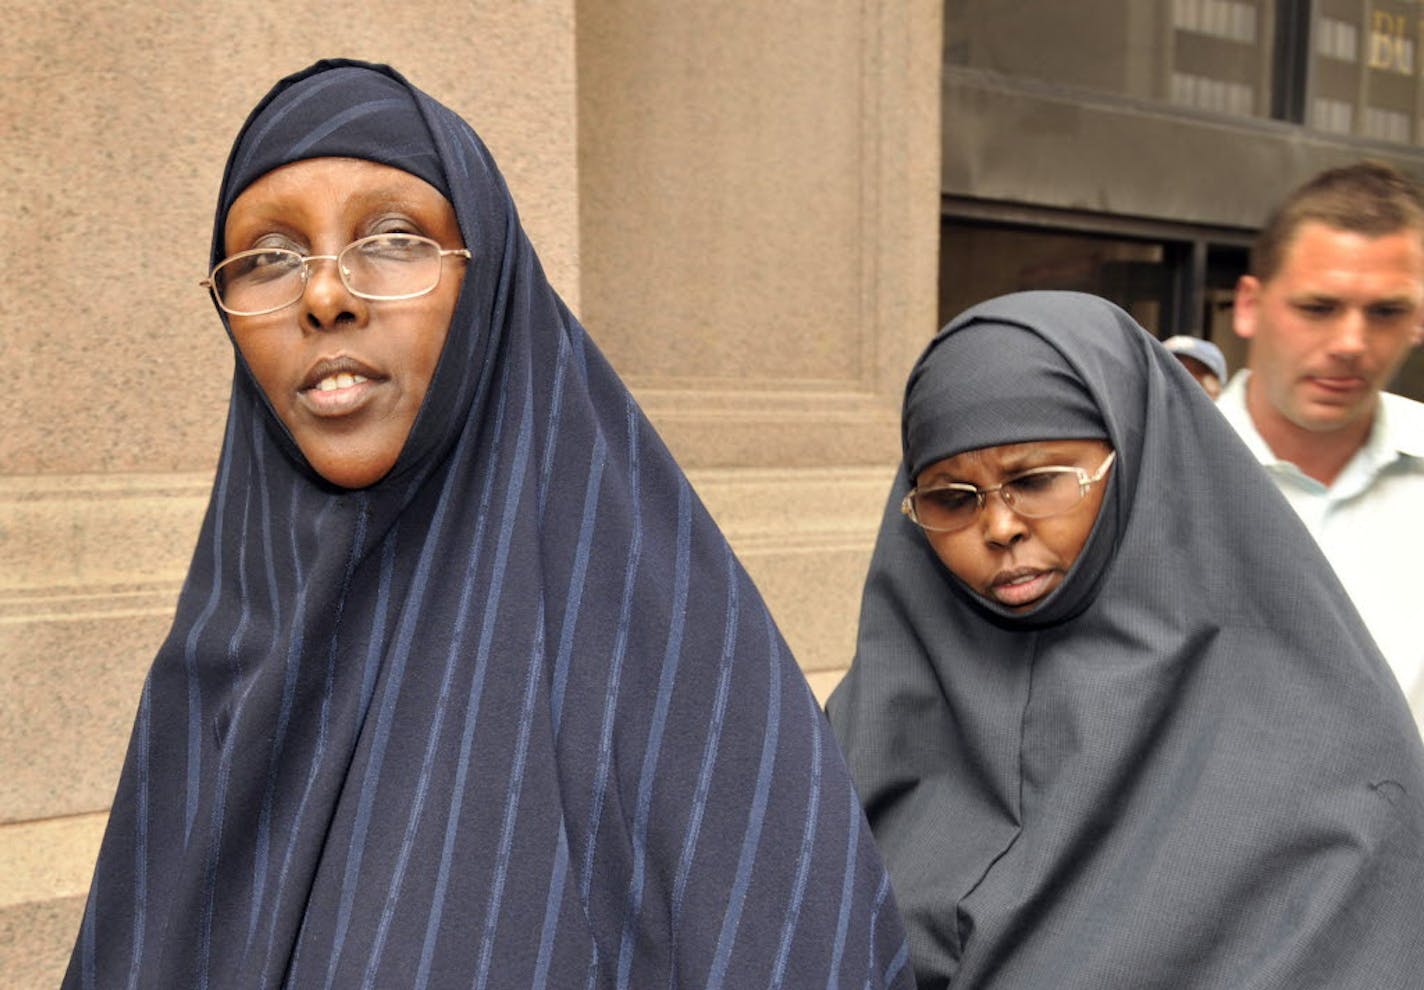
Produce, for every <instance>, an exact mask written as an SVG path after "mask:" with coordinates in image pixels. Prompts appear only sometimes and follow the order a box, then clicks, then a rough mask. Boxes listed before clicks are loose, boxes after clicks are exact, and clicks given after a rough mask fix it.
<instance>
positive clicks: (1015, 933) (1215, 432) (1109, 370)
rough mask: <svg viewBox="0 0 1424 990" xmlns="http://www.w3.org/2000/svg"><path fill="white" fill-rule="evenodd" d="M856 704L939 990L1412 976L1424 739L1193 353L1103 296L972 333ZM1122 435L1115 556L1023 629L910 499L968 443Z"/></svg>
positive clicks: (909, 433) (919, 449) (1417, 960)
mask: <svg viewBox="0 0 1424 990" xmlns="http://www.w3.org/2000/svg"><path fill="white" fill-rule="evenodd" d="M903 436H904V462H903V464H902V466H901V468H900V470H899V472H898V474H897V476H896V478H895V481H894V485H893V488H892V491H891V497H890V500H889V503H888V504H887V506H886V511H885V515H884V518H883V520H882V523H881V528H880V534H879V538H878V540H877V542H876V547H875V554H874V557H873V558H872V561H871V565H870V574H869V576H868V578H867V580H866V585H865V593H864V597H863V599H862V605H861V617H860V632H859V639H858V642H857V647H856V656H855V661H854V663H853V665H852V666H851V669H850V672H849V673H848V674H847V676H846V678H845V680H844V681H843V682H842V683H841V685H840V686H839V687H838V688H837V690H836V692H835V694H834V695H832V697H831V701H830V705H829V710H830V715H831V722H832V725H833V726H834V727H835V730H836V733H837V736H838V737H839V739H840V741H841V743H842V745H843V746H844V747H845V752H846V755H847V759H848V762H849V763H850V765H851V768H852V771H853V773H854V776H855V779H856V783H857V785H858V786H859V788H860V792H861V795H862V796H863V798H864V799H865V802H866V809H867V812H868V815H869V818H870V822H871V826H872V827H873V829H874V830H875V835H876V839H877V840H878V841H879V843H880V847H881V849H882V852H883V854H884V856H885V860H886V863H887V864H888V866H889V868H890V875H891V878H892V880H893V882H894V884H895V893H896V897H897V899H898V902H899V905H900V909H901V911H902V913H903V917H904V918H905V923H906V926H907V928H908V929H909V933H910V948H911V959H912V963H913V966H914V969H915V973H916V976H917V978H918V980H919V983H920V986H921V987H922V988H943V987H953V988H955V990H965V988H976V990H983V988H1005V990H1068V988H1082V990H1103V988H1118V987H1131V988H1133V990H1192V988H1201V990H1207V988H1210V990H1218V988H1225V987H1255V988H1280V990H1285V988H1291V990H1298V988H1302V987H1311V988H1342V987H1370V988H1392V990H1403V988H1417V987H1419V986H1420V985H1421V980H1424V939H1421V938H1420V924H1421V919H1424V747H1421V745H1420V740H1419V735H1418V733H1417V732H1416V731H1415V730H1414V727H1413V722H1412V719H1411V717H1410V715H1409V710H1408V708H1407V706H1406V705H1405V702H1404V697H1403V695H1402V693H1401V692H1400V690H1399V684H1398V682H1397V680H1396V679H1395V678H1394V676H1393V674H1391V672H1390V671H1389V668H1388V667H1387V665H1386V664H1385V662H1384V660H1383V658H1382V657H1381V656H1380V653H1379V651H1378V650H1377V649H1376V648H1375V646H1374V644H1373V642H1372V641H1371V640H1370V637H1369V634H1368V633H1367V632H1366V631H1365V628H1364V625H1363V624H1362V623H1361V621H1360V619H1359V616H1358V615H1357V614H1356V613H1355V611H1354V609H1353V607H1352V606H1351V604H1350V601H1349V599H1348V597H1347V596H1346V594H1345V592H1344V590H1343V589H1342V588H1341V587H1340V583H1339V581H1337V580H1336V579H1335V577H1334V575H1333V573H1332V572H1331V570H1330V566H1329V564H1328V563H1326V561H1325V558H1324V557H1323V556H1322V555H1321V553H1320V551H1319V549H1318V548H1317V547H1316V545H1315V542H1314V540H1312V539H1311V537H1310V535H1309V534H1308V533H1307V532H1306V531H1305V529H1304V527H1302V526H1301V524H1300V520H1299V519H1298V518H1297V516H1296V514H1295V513H1294V512H1293V511H1292V510H1291V508H1290V506H1289V505H1287V504H1286V502H1285V500H1284V499H1283V498H1282V497H1281V495H1280V493H1279V492H1278V491H1276V488H1275V486H1274V485H1273V484H1271V482H1270V480H1269V479H1268V478H1267V477H1266V476H1265V474H1264V473H1263V472H1262V471H1261V469H1260V466H1259V465H1258V464H1257V463H1256V461H1255V459H1254V458H1253V457H1252V456H1251V454H1250V452H1249V451H1247V450H1246V448H1245V447H1244V446H1243V445H1242V444H1241V442H1240V440H1239V439H1238V438H1237V436H1236V433H1235V431H1234V430H1232V429H1231V427H1230V426H1229V425H1227V423H1226V421H1225V420H1224V419H1223V418H1222V417H1221V415H1220V413H1219V412H1218V411H1217V410H1216V409H1215V408H1214V407H1213V406H1212V404H1211V402H1210V400H1209V399H1207V397H1206V394H1205V393H1204V392H1203V391H1202V390H1201V388H1200V386H1198V385H1197V383H1196V382H1195V381H1194V380H1193V379H1192V378H1191V376H1190V375H1189V374H1188V373H1187V372H1186V370H1185V369H1184V368H1182V367H1181V365H1180V364H1178V362H1177V360H1176V359H1175V358H1174V357H1173V356H1172V355H1171V354H1169V353H1168V352H1167V351H1166V350H1165V349H1164V348H1162V347H1161V346H1160V345H1159V344H1158V343H1157V342H1156V341H1154V340H1153V339H1152V338H1151V337H1150V336H1149V335H1148V334H1147V333H1146V332H1145V331H1143V330H1142V328H1140V327H1139V326H1137V324H1136V323H1134V322H1133V321H1132V319H1131V318H1130V317H1129V316H1128V315H1127V314H1126V313H1124V312H1123V311H1122V310H1120V309H1118V308H1117V307H1116V306H1113V305H1112V304H1111V303H1109V302H1107V301H1105V300H1103V299H1098V298H1095V297H1093V296H1088V295H1082V294H1078V293H1063V292H1032V293H1021V294H1017V295H1012V296H1006V297H1003V298H1000V299H995V300H991V301H989V302H986V303H983V304H981V305H979V306H976V307H975V308H973V309H971V310H969V311H968V312H966V313H964V314H963V315H961V316H960V317H959V318H958V319H956V320H955V321H954V322H952V323H951V324H949V326H947V327H946V328H945V329H944V330H943V331H941V333H940V334H939V336H938V337H937V338H936V339H935V340H934V342H933V343H932V344H931V345H930V347H929V348H928V349H927V350H926V352H925V354H924V355H923V356H922V357H921V358H920V361H919V362H918V364H917V365H916V367H915V370H914V371H913V372H912V373H911V376H910V381H909V385H908V387H907V390H906V397H905V407H904V435H903ZM1059 438H1095V439H1105V440H1106V441H1107V442H1108V443H1109V445H1110V446H1111V447H1112V448H1113V450H1114V451H1115V452H1116V454H1117V459H1116V461H1115V462H1114V464H1113V467H1112V471H1111V473H1110V474H1109V475H1108V478H1107V480H1106V482H1105V483H1106V484H1107V486H1108V488H1107V491H1106V492H1105V494H1104V498H1103V503H1102V507H1101V509H1100V510H1099V513H1098V518H1097V522H1096V524H1095V527H1094V529H1093V532H1092V535H1091V536H1090V537H1089V542H1088V544H1087V545H1086V546H1085V548H1084V550H1083V552H1082V554H1081V555H1080V556H1079V557H1078V560H1077V562H1076V563H1075V564H1074V566H1073V567H1072V568H1071V569H1070V570H1069V572H1068V574H1067V575H1066V577H1065V578H1064V581H1063V583H1062V584H1061V585H1060V586H1059V588H1058V589H1057V590H1055V592H1054V593H1053V594H1052V595H1050V596H1049V597H1047V598H1046V599H1044V600H1043V601H1042V602H1041V603H1040V604H1039V605H1038V606H1037V607H1036V608H1034V609H1032V610H1031V611H1029V612H1027V613H1011V612H1008V611H1007V610H1005V609H1002V608H998V607H997V606H994V605H993V604H992V603H989V602H986V601H985V600H984V599H982V598H979V597H978V596H977V595H975V594H974V593H973V592H972V591H971V590H970V589H968V588H967V587H966V586H965V585H964V584H963V583H962V582H960V581H959V580H957V579H956V578H955V577H954V576H953V575H952V574H951V573H950V572H949V571H948V570H947V569H946V568H945V567H944V566H943V565H942V564H941V562H940V560H939V558H938V557H937V556H936V555H935V554H934V552H933V550H932V548H931V547H930V545H929V542H928V541H927V540H926V539H925V538H924V535H923V534H922V533H921V532H920V530H919V528H918V527H917V526H915V525H914V524H913V523H911V522H910V521H909V520H908V519H906V518H905V517H904V516H902V515H901V514H900V512H899V505H900V499H901V498H902V497H903V496H904V494H905V492H906V490H907V489H908V488H909V486H910V484H911V478H912V477H913V476H914V474H915V472H917V471H918V470H919V468H921V467H923V466H924V465H926V464H928V463H931V462H933V461H936V460H939V459H941V458H944V457H950V456H953V455H955V454H958V453H961V452H963V451H966V450H975V449H979V448H981V447H986V446H997V445H1000V444H1008V443H1021V442H1027V441H1033V440H1051V439H1059Z"/></svg>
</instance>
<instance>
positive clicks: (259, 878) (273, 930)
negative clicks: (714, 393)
mask: <svg viewBox="0 0 1424 990" xmlns="http://www.w3.org/2000/svg"><path fill="white" fill-rule="evenodd" d="M212 261H213V264H214V265H215V266H217V268H218V270H217V271H215V273H214V275H213V278H212V283H213V287H214V295H215V298H216V299H217V300H218V302H219V305H220V307H221V309H222V310H223V311H224V323H225V325H227V327H228V329H229V333H230V334H231V336H232V337H233V340H234V344H235V351H236V354H237V369H236V373H235V375H234V380H233V393H232V404H231V409H230V413H229V417H228V423H227V430H226V436H225V439H224V445H223V452H222V457H221V460H220V463H219V466H218V473H217V480H216V483H215V485H214V489H213V496H212V501H211V504H210V506H209V509H208V513H207V516H206V519H205V521H204V525H203V529H202V533H201V536H200V538H199V543H198V547H197V551H196V553H195V555H194V558H193V563H192V567H191V570H190V572H189V575H188V580H187V582H186V584H185V586H184V589H183V593H182V596H181V598H180V600H179V603H178V611H177V617H176V620H175V622H174V626H173V630H172V632H171V633H170V634H169V637H168V639H167V641H166V642H165V643H164V645H163V646H162V648H161V649H160V651H159V654H158V657H157V659H156V660H155V662H154V666H153V669H152V671H151V673H150V675H149V678H148V680H147V682H146V684H145V686H144V690H143V694H142V697H141V699H140V703H139V710H138V716H137V721H136V725H135V728H134V733H133V738H132V741H131V743H130V747H129V752H128V757H127V760H126V763H125V766H124V771H123V776H122V779H121V781H120V784H119V789H118V794H117V796H116V798H115V802H114V807H113V812H112V815H111V818H110V823H109V828H108V832H107V834H106V836H105V839H104V845H103V849H102V851H101V853H100V857H99V863H98V867H97V869H96V872H95V877H94V882H93V886H92V888H91V890H90V895H89V902H88V909H87V912H86V915H85V919H84V924H83V927H82V930H81V932H80V935H79V939H78V943H77V945H76V947H75V951H74V955H73V958H72V960H71V963H70V968H69V972H68V975H67V978H66V982H65V985H66V986H70V987H106V988H108V987H121V986H132V987H180V986H181V987H218V986H224V987H225V986H240V987H271V986H298V987H341V988H349V987H363V986H364V987H393V986H400V987H450V986H461V987H466V986H490V987H533V986H555V987H605V986H607V987H650V986H674V985H683V986H688V987H704V986H730V987H739V988H741V987H752V986H787V987H793V986H794V987H805V986H817V987H820V986H835V985H844V986H854V987H862V986H871V987H879V986H890V985H894V986H908V985H909V984H910V982H911V977H910V974H909V969H908V966H907V964H906V949H905V943H904V937H903V931H902V928H901V926H900V921H899V918H898V915H897V913H896V910H895V907H894V903H893V899H892V897H891V896H890V891H889V886H888V883H887V880H886V876H885V872H884V870H883V867H882V865H881V862H880V859H879V857H878V855H877V852H876V850H875V848H874V846H873V845H872V843H871V841H870V838H869V831H868V829H867V827H866V825H865V822H864V819H863V817H862V815H861V812H860V809H859V804H858V802H857V800H856V796H855V793H854V791H853V789H852V787H851V785H850V782H849V778H848V775H847V772H846V769H845V766H844V763H843V761H842V758H841V756H840V754H839V752H838V750H837V749H836V747H835V744H834V742H833V741H832V739H831V735H830V733H829V730H828V728H827V727H826V725H825V724H824V722H823V719H822V717H821V714H820V712H819V711H818V710H817V707H816V704H815V702H814V700H813V698H812V696H811V694H810V692H809V691H808V689H807V687H806V684H805V682H804V680H803V679H802V677H801V675H800V673H799V671H798V669H797V667H796V665H795V662H794V660H793V659H792V658H791V656H790V655H789V654H788V653H787V650H786V647H785V645H784V643H783V642H782V640H781V638H780V635H779V634H778V632H777V630H776V627H775V625H774V624H773V622H772V620H771V617H770V616H769V614H768V613H767V610H766V608H765V606H764V605H763V603H762V602H761V600H760V598H759V597H758V595H757V593H756V590H755V589H754V588H753V587H752V584H751V582H750V581H749V580H748V578H747V576H746V574H745V573H744V572H743V570H742V568H741V567H740V565H739V564H738V563H737V561H736V559H735V558H734V557H733V555H732V553H731V551H730V549H729V548H728V546H727V544H726V543H725V541H724V540H723V538H722V536H721V534H720V533H719V532H718V530H717V528H716V526H715V525H714V524H713V522H712V520H711V519H710V517H709V516H708V515H707V513H706V512H705V510H704V509H703V508H702V506H701V504H700V503H699V502H698V500H697V498H696V496H695V495H694V494H693V492H692V490H691V489H690V487H689V485H688V482H687V480H686V478H685V477H684V476H683V474H682V472H681V471H680V470H679V469H678V467H677V465H676V464H675V463H674V462H673V460H672V457H671V456H670V455H669V454H668V452H667V450H666V449H665V448H664V447H663V445H662V443H661V442H660V441H659V440H658V438H657V437H656V435H655V434H654V433H653V430H652V428H651V427H650V426H649V424H648V422H647V421H646V419H645V418H644V417H643V414H642V413H641V411H640V410H639V409H638V407H637V405H636V404H635V403H634V401H633V399H632V398H631V396H630V395H629V393H628V392H627V390H626V389H625V388H624V386H623V385H622V384H621V383H620V382H619V380H618V379H617V377H616V376H615V375H614V373H613V372H612V370H611V369H610V368H609V366H608V365H607V363H606V362H605V361H604V359H603V357H602V356H601V355H600V354H599V353H598V351H597V349H596V348H595V347H594V345H593V343H592V342H591V341H590V340H589V338H588V336H587V335H586V334H585V332H584V330H583V328H582V327H581V326H580V325H579V323H578V321H577V320H576V319H575V318H574V317H573V316H572V315H571V314H570V313H569V311H568V310H567V309H566V308H565V307H564V305H563V304H562V302H561V301H560V300H559V298H558V296H557V295H556V294H555V293H554V291H553V290H552V289H551V288H550V286H549V284H548V282H547V281H546V279H545V277H544V274H543V272H542V270H541V269H540V266H539V262H538V260H537V258H536V257H535V254H534V251H533V249H532V248H531V246H530V244H529V242H528V240H527V239H526V237H525V235H524V232H523V230H522V229H521V227H520V224H519V220H518V217H517V215H516V213H515V209H514V204H513V202H512V201H511V199H510V196H509V193H508V191H507V190H506V188H505V185H504V182H503V180H502V179H501V177H500V175H499V172H498V171H497V169H496V167H495V165H494V163H493V161H492V160H491V159H490V157H489V154H488V152H487V151H486V149H485V147H484V145H483V144H482V143H481V142H480V141H479V139H478V137H477V136H476V135H475V134H474V132H473V131H472V130H471V129H470V128H469V127H468V125H466V124H465V123H464V122H463V121H462V120H460V119H459V118H458V117H457V116H456V115H455V114H453V113H452V112H450V111H449V110H447V109H446V108H444V107H442V106H441V105H439V104H438V103H436V102H435V101H434V100H432V99H430V98H429V97H428V96H426V95H425V94H423V93H421V92H420V91H418V90H416V89H415V88H414V87H412V86H410V85H409V84H408V83H406V82H405V80H404V79H402V78H401V77H400V76H399V75H398V74H396V73H395V72H393V71H392V70H390V69H388V68H386V67H383V66H372V65H365V64H363V63H355V62H344V61H331V62H321V63H318V64H316V65H315V66H313V67H311V68H310V69H308V70H306V71H304V72H302V73H299V74H297V75H294V76H292V77H290V78H288V79H286V80H283V81H282V82H281V83H279V84H278V85H277V87H276V88H275V89H274V90H273V91H272V93H270V94H269V95H268V97H267V98H266V99H264V100H263V101H262V103H261V104H259V106H258V107H257V108H256V110H255V111H254V112H253V114H252V116H251V117H250V118H249V120H248V122H247V124H246V126H245V127H244V129H243V132H242V134H241V135H240V137H239V140H238V142H237V146H236V147H235V148H234V151H233V154H232V157H231V159H230V161H229V164H228V169H227V172H226V175H225V178H224V182H223V188H222V195H221V199H220V203H219V209H218V215H217V223H216V229H215V232H214V240H213V254H212ZM447 325H448V329H447Z"/></svg>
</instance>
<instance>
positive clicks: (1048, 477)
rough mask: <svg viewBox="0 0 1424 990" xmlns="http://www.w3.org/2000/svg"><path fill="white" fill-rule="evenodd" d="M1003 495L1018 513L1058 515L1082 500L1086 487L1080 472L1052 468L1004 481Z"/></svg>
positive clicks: (1037, 515) (1033, 515)
mask: <svg viewBox="0 0 1424 990" xmlns="http://www.w3.org/2000/svg"><path fill="white" fill-rule="evenodd" d="M1004 495H1005V496H1006V497H1007V498H1008V500H1009V502H1010V504H1012V505H1013V507H1014V509H1015V511H1017V512H1018V513H1019V515H1023V516H1032V517H1035V518H1037V517H1041V516H1056V515H1058V513H1060V512H1067V511H1068V510H1069V509H1071V508H1073V506H1075V505H1077V504H1078V503H1079V502H1081V501H1082V500H1083V486H1082V485H1081V484H1079V482H1078V472H1077V471H1074V470H1073V469H1072V468H1053V469H1050V470H1044V471H1035V472H1033V473H1032V474H1021V475H1019V476H1018V477H1017V478H1011V479H1010V480H1008V481H1006V482H1004Z"/></svg>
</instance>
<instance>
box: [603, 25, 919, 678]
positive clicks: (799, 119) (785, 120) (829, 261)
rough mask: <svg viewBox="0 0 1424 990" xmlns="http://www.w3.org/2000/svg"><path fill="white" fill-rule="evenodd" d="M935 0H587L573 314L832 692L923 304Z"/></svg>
mask: <svg viewBox="0 0 1424 990" xmlns="http://www.w3.org/2000/svg"><path fill="white" fill-rule="evenodd" d="M941 9H942V5H941V4H937V3H931V2H914V3H903V2H891V0H880V2H877V0H865V2H861V3H830V4H827V3H824V2H817V0H786V2H780V3H774V4H773V3H766V2H764V0H722V2H718V3H714V4H709V3H705V2H701V0H622V2H617V3H613V2H608V0H603V2H583V3H580V4H579V21H578V62H579V94H578V99H579V103H578V106H579V191H580V247H581V256H582V263H581V266H580V270H581V272H582V283H581V286H582V290H583V306H582V313H583V317H584V322H585V323H586V325H587V326H588V327H589V328H590V330H591V331H592V333H593V335H594V337H595V338H596V339H597V340H598V341H599V343H600V344H601V345H602V346H603V348H604V349H605V350H606V352H607V353H608V354H609V356H610V358H611V359H612V361H613V363H614V365H615V366H616V367H618V369H619V370H620V372H621V373H622V374H623V375H624V377H625V378H626V379H627V381H628V382H629V384H630V385H631V386H632V388H633V391H634V392H635V393H636V394H637V395H638V397H639V399H640V401H641V402H642V403H643V405H644V407H645V408H646V409H647V410H648V412H649V414H650V415H651V416H652V418H653V420H654V422H655V423H656V424H657V425H658V427H659V429H660V430H661V431H662V433H663V436H664V437H665V438H666V439H667V441H668V443H669V445H670V446H671V447H672V449H673V451H674V452H675V453H676V454H677V455H678V457H679V459H680V460H681V461H682V463H683V464H684V465H685V466H687V467H688V469H689V473H690V474H691V476H692V480H693V482H694V483H695V484H696V485H697V486H698V490H699V491H700V492H701V493H702V494H703V497H704V498H705V499H706V500H707V501H708V503H709V507H710V508H711V509H712V512H713V515H714V516H716V517H717V518H718V520H719V522H721V523H722V525H723V527H724V529H725V530H726V531H727V535H728V536H729V537H730V538H731V540H732V544H733V546H735V547H736V549H737V551H738V553H739V554H740V555H741V557H742V560H743V561H744V563H745V564H746V565H747V568H748V570H749V571H750V572H751V574H752V576H753V578H755V579H756V581H757V583H758V585H759V586H760V587H761V590H762V592H763V594H764V595H765V596H766V598H767V600H768V601H769V603H770V604H771V607H772V610H773V612H774V613H775V614H776V616H777V619H778V621H779V622H780V624H781V627H782V629H783V631H784V632H785V634H786V636H787V639H788V641H789V642H790V644H791V647H792V649H793V650H794V652H795V653H796V656H797V657H798V659H799V660H800V661H801V664H802V667H803V669H805V670H806V671H807V673H808V675H809V676H810V677H811V681H812V685H813V687H815V688H816V690H817V692H818V694H821V695H822V696H824V695H825V694H826V693H828V692H829V689H830V688H831V687H832V686H833V685H834V683H835V682H836V680H838V678H839V676H840V673H841V672H842V671H843V670H844V667H845V665H846V664H847V663H848V662H849V659H850V655H851V651H852V648H853V645H854V634H855V625H856V618H857V612H858V607H859V596H860V585H861V582H862V580H863V578H864V574H865V567H866V565H867V563H868V562H869V555H870V549H871V545H872V542H873V539H874V533H875V529H876V526H877V524H878V522H879V518H880V513H881V510H882V508H883V506H884V500H885V497H886V495H887V494H888V491H889V482H890V474H891V467H892V466H893V464H894V463H895V462H896V461H897V459H898V451H899V439H898V436H899V433H898V429H899V428H898V421H899V404H900V393H901V390H902V388H903V384H904V378H905V373H906V371H907V370H908V368H909V365H910V363H911V362H912V361H913V358H914V356H915V355H916V354H917V353H918V351H919V350H920V348H921V347H923V346H924V344H925V342H926V341H927V340H928V338H929V335H930V334H931V333H933V331H934V329H935V318H936V317H935V291H936V290H935V283H936V279H937V272H936V252H937V238H938V229H939V220H938V217H939V181H938V169H939V154H940V149H939V145H938V140H939V112H940V104H939V99H940V97H939V93H940V89H939V77H940V52H941V27H940V25H941ZM650 26H656V27H655V29H651V28H650Z"/></svg>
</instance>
